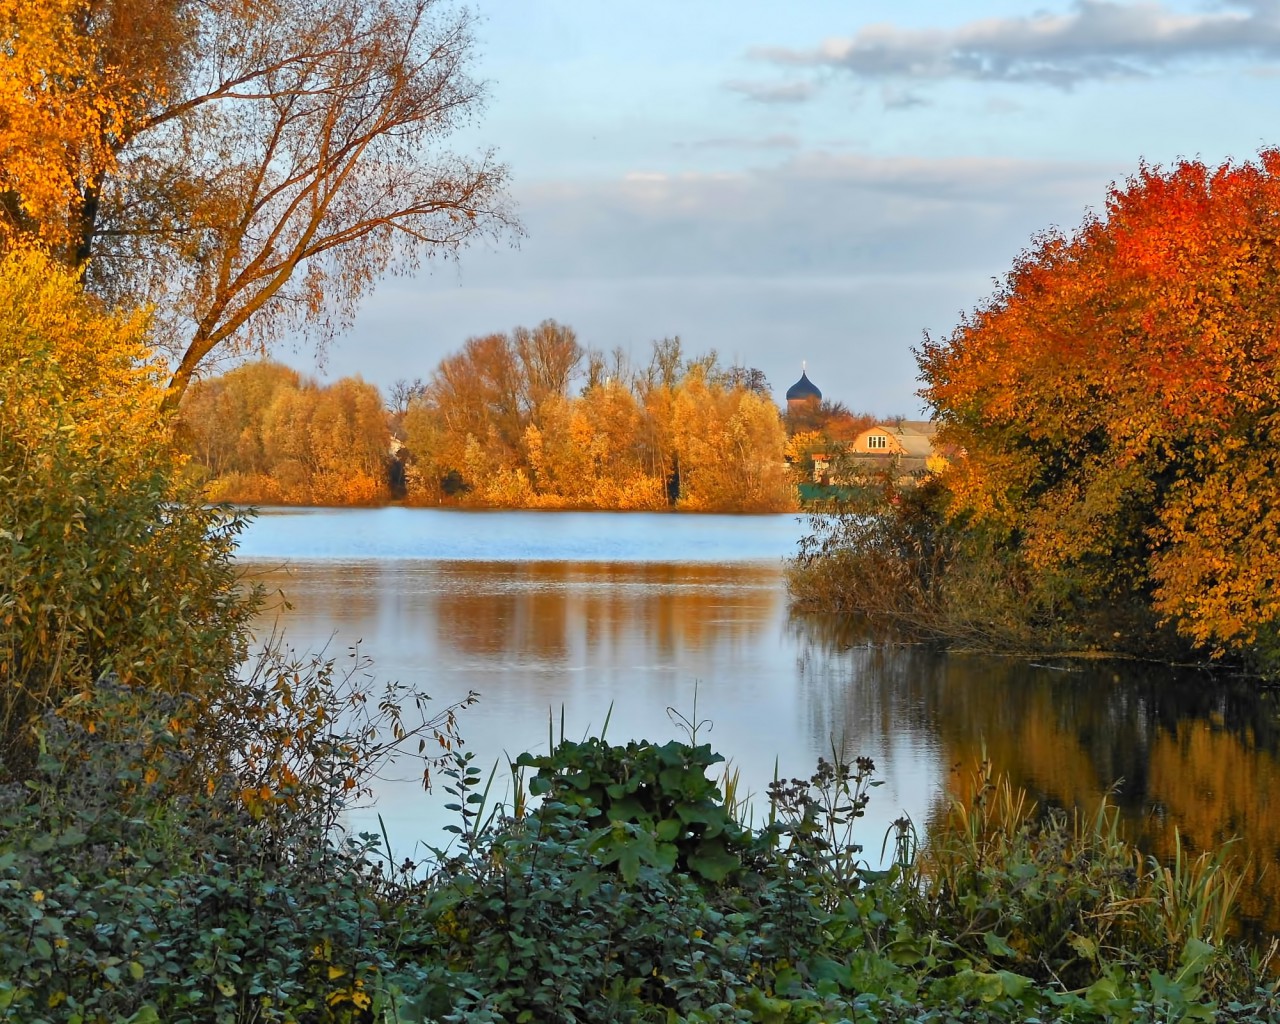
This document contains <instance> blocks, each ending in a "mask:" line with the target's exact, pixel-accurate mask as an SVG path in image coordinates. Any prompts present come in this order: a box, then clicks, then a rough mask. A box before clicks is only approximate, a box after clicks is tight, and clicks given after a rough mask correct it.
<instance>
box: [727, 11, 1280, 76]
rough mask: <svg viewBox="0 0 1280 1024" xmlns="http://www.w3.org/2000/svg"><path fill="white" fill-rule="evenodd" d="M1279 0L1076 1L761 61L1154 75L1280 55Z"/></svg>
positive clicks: (877, 69) (882, 31)
mask: <svg viewBox="0 0 1280 1024" xmlns="http://www.w3.org/2000/svg"><path fill="white" fill-rule="evenodd" d="M1278 6H1280V5H1277V4H1276V3H1274V2H1271V0H1253V2H1234V3H1230V4H1224V5H1221V6H1220V7H1219V8H1218V9H1216V10H1210V11H1204V12H1200V13H1190V14H1187V13H1180V12H1177V11H1174V10H1172V9H1171V8H1169V7H1168V6H1167V5H1166V4H1163V3H1159V2H1140V3H1119V2H1113V0H1075V2H1074V3H1072V4H1071V5H1070V7H1069V8H1068V10H1067V12H1066V13H1050V12H1047V11H1037V12H1035V13H1032V14H1028V15H1018V16H1014V17H1006V18H984V19H980V20H977V21H971V22H969V23H967V24H964V25H961V26H959V27H958V28H954V29H906V28H899V27H896V26H894V25H888V24H878V25H869V26H867V27H865V28H863V29H861V30H860V31H859V32H857V33H855V34H854V35H852V36H844V37H836V38H831V39H827V40H825V41H823V42H822V43H821V44H819V45H818V46H816V47H813V48H811V49H790V48H782V47H760V48H757V49H755V50H753V51H751V56H753V57H755V58H756V59H758V60H762V61H765V62H768V63H772V64H775V65H779V66H784V67H792V68H796V67H799V68H817V69H827V70H836V71H842V72H846V73H848V74H850V75H853V76H855V77H857V78H862V79H871V80H900V79H905V80H914V81H929V80H942V79H967V80H972V81H982V82H1037V83H1041V84H1046V85H1052V86H1057V87H1060V88H1070V87H1071V86H1073V85H1075V84H1077V83H1080V82H1083V81H1086V80H1090V79H1107V78H1119V77H1133V76H1141V75H1148V74H1151V73H1153V72H1156V71H1159V70H1161V69H1163V68H1166V67H1168V66H1170V65H1173V64H1177V63H1181V62H1185V61H1190V60H1198V59H1213V58H1223V59H1232V60H1240V59H1247V60H1256V59H1258V58H1264V59H1271V58H1276V57H1280V12H1278Z"/></svg>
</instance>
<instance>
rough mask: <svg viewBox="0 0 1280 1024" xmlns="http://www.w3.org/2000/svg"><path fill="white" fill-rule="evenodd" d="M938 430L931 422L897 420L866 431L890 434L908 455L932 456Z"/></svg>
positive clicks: (879, 424) (878, 424)
mask: <svg viewBox="0 0 1280 1024" xmlns="http://www.w3.org/2000/svg"><path fill="white" fill-rule="evenodd" d="M937 432H938V428H937V426H936V425H934V424H933V423H932V422H931V421H929V420H896V421H894V422H893V423H877V424H876V425H875V426H874V427H871V428H869V429H868V430H866V431H865V433H867V434H889V435H891V436H892V437H893V439H894V440H895V441H897V442H898V444H899V445H901V446H902V450H903V451H904V452H906V453H907V454H908V455H924V456H928V455H932V454H933V437H934V435H935V434H936V433H937Z"/></svg>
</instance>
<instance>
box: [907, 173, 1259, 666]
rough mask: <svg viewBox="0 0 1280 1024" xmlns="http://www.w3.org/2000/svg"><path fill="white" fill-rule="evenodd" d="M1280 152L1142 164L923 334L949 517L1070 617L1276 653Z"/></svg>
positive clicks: (1212, 645) (1216, 648) (1046, 603)
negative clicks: (1142, 621)
mask: <svg viewBox="0 0 1280 1024" xmlns="http://www.w3.org/2000/svg"><path fill="white" fill-rule="evenodd" d="M1278 215H1280V151H1274V150H1268V151H1265V152H1263V153H1262V154H1261V155H1260V157H1259V159H1258V160H1257V161H1256V162H1253V163H1245V164H1224V165H1222V166H1220V167H1217V168H1211V167H1206V166H1205V165H1204V164H1202V163H1200V162H1198V161H1182V162H1179V163H1178V164H1176V165H1175V166H1173V167H1172V168H1169V169H1167V170H1165V169H1160V168H1156V167H1151V166H1144V167H1142V168H1141V169H1140V170H1139V171H1138V173H1137V174H1135V175H1134V176H1133V177H1131V178H1130V179H1128V180H1127V181H1126V182H1125V183H1123V184H1122V185H1118V186H1116V187H1114V188H1113V190H1112V192H1111V195H1110V197H1109V199H1108V202H1107V207H1106V210H1105V211H1104V213H1103V214H1101V215H1099V216H1096V217H1091V218H1090V219H1088V220H1087V221H1086V222H1085V223H1084V224H1083V225H1082V226H1081V227H1080V228H1079V229H1078V230H1076V231H1075V232H1074V233H1073V234H1071V235H1065V234H1060V233H1057V232H1050V233H1046V234H1045V235H1043V236H1042V237H1040V238H1038V239H1037V240H1036V241H1035V243H1034V244H1033V246H1032V247H1031V248H1030V249H1029V250H1028V251H1027V252H1025V253H1024V254H1023V255H1022V256H1021V257H1020V258H1019V259H1018V261H1017V263H1016V264H1015V266H1014V268H1013V270H1012V271H1011V272H1010V273H1009V275H1008V277H1007V278H1006V280H1005V281H1004V283H1003V284H1002V286H1001V287H1000V289H999V290H998V291H997V292H996V294H995V295H994V296H992V298H991V299H990V300H988V301H987V302H986V303H985V304H984V305H982V306H981V307H979V308H978V309H977V310H976V311H975V312H974V313H973V314H972V315H971V316H969V317H967V318H966V319H965V320H964V322H963V323H962V324H961V325H960V327H959V328H958V329H957V330H956V331H955V332H954V333H953V334H952V335H951V336H950V337H949V338H946V339H927V340H926V343H925V344H924V346H923V348H922V350H921V351H920V353H919V360H920V366H921V370H922V373H923V376H924V381H925V387H924V390H923V392H922V393H923V395H924V396H925V397H926V398H927V399H928V400H929V401H930V402H931V403H932V404H933V405H934V407H935V408H936V409H937V416H938V420H939V422H940V424H941V432H940V436H939V439H940V441H942V442H943V443H945V444H951V445H954V446H956V447H957V449H961V450H963V451H964V452H966V453H967V457H966V458H963V459H958V460H956V461H954V462H953V464H952V465H951V466H950V467H949V468H948V470H947V472H946V474H945V480H946V484H947V487H948V488H949V491H950V499H951V504H950V510H949V514H950V516H951V518H952V521H953V522H956V523H961V524H965V525H966V526H967V527H968V528H970V529H979V530H981V531H985V536H986V537H987V538H988V539H989V540H990V542H991V543H992V544H993V548H994V550H996V551H1000V552H1003V553H1004V555H1005V556H1007V557H1009V558H1011V559H1012V560H1013V563H1014V564H1015V565H1016V568H1017V571H1018V573H1019V575H1020V576H1021V578H1023V579H1024V580H1025V581H1026V582H1027V584H1028V587H1029V591H1028V599H1029V605H1030V606H1032V607H1039V608H1040V609H1041V610H1049V611H1050V612H1051V613H1052V614H1062V615H1065V616H1072V615H1074V614H1075V610H1076V609H1079V608H1099V607H1105V606H1106V605H1107V604H1108V603H1109V602H1111V601H1113V600H1116V599H1117V597H1124V598H1126V599H1127V598H1131V597H1132V596H1134V595H1137V596H1138V597H1140V598H1142V599H1143V600H1145V601H1147V602H1148V603H1149V605H1150V607H1151V608H1152V609H1153V611H1154V614H1155V615H1156V616H1159V617H1163V618H1164V619H1165V620H1166V621H1168V622H1170V623H1172V624H1173V625H1174V626H1176V628H1177V630H1178V631H1179V632H1180V633H1181V634H1183V635H1184V636H1185V637H1187V638H1189V639H1190V640H1191V641H1192V642H1194V643H1195V644H1197V645H1199V646H1201V647H1203V648H1204V649H1206V650H1207V651H1209V652H1211V653H1213V654H1215V655H1220V654H1223V653H1225V652H1228V651H1241V652H1245V653H1249V654H1253V655H1257V656H1259V657H1260V658H1261V659H1262V660H1263V661H1264V662H1269V661H1274V658H1275V657H1276V656H1277V655H1280V640H1278V633H1277V625H1278V624H1280V587H1278V586H1277V582H1278V581H1280V477H1278V476H1277V472H1276V470H1277V467H1280V445H1278V444H1277V441H1276V437H1277V436H1280V434H1278V432H1277V427H1278V426H1280V389H1277V384H1276V382H1277V373H1278V372H1280V328H1278V327H1277V324H1280V287H1278V285H1280V216H1278Z"/></svg>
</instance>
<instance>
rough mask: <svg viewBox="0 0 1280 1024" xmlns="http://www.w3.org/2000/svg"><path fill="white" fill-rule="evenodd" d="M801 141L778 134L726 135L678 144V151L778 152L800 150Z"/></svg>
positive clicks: (785, 134)
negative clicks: (733, 150)
mask: <svg viewBox="0 0 1280 1024" xmlns="http://www.w3.org/2000/svg"><path fill="white" fill-rule="evenodd" d="M799 147H800V139H799V138H798V137H797V136H795V135H789V134H787V133H785V132H778V133H775V134H773V135H763V136H758V137H753V136H745V135H726V136H721V137H718V138H710V139H695V140H694V141H693V142H677V143H676V147H675V148H677V149H694V150H701V149H739V150H771V149H772V150H777V149H798V148H799Z"/></svg>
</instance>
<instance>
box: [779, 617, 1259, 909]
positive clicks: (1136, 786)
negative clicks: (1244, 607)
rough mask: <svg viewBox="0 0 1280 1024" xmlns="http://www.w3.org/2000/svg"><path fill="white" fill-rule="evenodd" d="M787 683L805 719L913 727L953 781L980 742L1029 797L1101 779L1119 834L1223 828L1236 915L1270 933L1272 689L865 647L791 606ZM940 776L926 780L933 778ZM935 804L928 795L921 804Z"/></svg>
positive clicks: (1195, 843)
mask: <svg viewBox="0 0 1280 1024" xmlns="http://www.w3.org/2000/svg"><path fill="white" fill-rule="evenodd" d="M791 629H792V632H793V633H794V635H795V636H796V638H797V650H798V660H799V664H800V676H801V692H802V693H803V694H804V697H805V700H806V701H807V702H808V704H809V705H810V710H809V716H810V717H811V719H813V720H814V721H815V723H817V726H816V727H817V728H831V729H835V730H840V729H844V730H847V731H849V732H852V733H861V734H866V732H867V731H868V729H869V724H873V725H874V727H876V728H879V729H881V730H884V731H888V732H890V733H892V732H901V733H903V734H905V735H916V734H920V735H922V736H924V737H929V738H932V739H933V741H934V742H936V744H937V749H938V751H939V753H940V756H941V760H942V763H943V764H944V765H947V766H949V768H950V769H951V770H948V771H947V772H945V773H944V774H945V779H946V781H945V783H944V785H945V786H946V787H947V788H948V789H950V790H952V791H954V792H960V791H962V790H963V789H964V788H965V787H967V785H968V782H967V775H968V769H969V768H971V767H972V766H973V765H974V764H976V763H977V762H978V760H979V759H980V758H981V756H982V753H983V751H984V750H985V752H986V754H987V756H988V757H989V758H990V759H991V760H992V762H993V763H994V764H995V765H996V767H997V768H999V769H1001V770H1003V771H1006V772H1008V773H1009V775H1010V777H1011V778H1012V780H1013V782H1014V783H1015V784H1016V785H1018V786H1022V787H1025V788H1026V789H1027V790H1028V792H1029V793H1031V794H1032V796H1033V797H1034V798H1035V799H1036V800H1037V801H1038V802H1039V803H1040V804H1041V806H1058V807H1079V808H1084V809H1092V808H1094V807H1096V806H1097V802H1098V800H1099V799H1100V798H1101V796H1102V795H1103V794H1104V793H1106V792H1110V793H1111V794H1112V801H1113V802H1114V803H1115V804H1116V806H1117V807H1118V808H1119V809H1120V812H1121V816H1122V819H1123V820H1124V823H1125V827H1126V829H1127V831H1128V834H1129V835H1130V836H1131V837H1132V838H1134V839H1135V840H1137V841H1138V842H1139V843H1140V844H1141V845H1142V846H1143V848H1144V849H1146V850H1148V851H1149V852H1151V853H1153V854H1154V855H1156V856H1158V857H1161V858H1164V859H1167V858H1169V857H1171V856H1172V854H1173V850H1174V844H1175V833H1177V834H1180V835H1181V837H1182V841H1183V844H1184V847H1185V848H1187V849H1190V850H1191V851H1193V852H1198V851H1201V850H1210V851H1215V850H1217V849H1219V848H1220V847H1221V846H1222V844H1223V843H1225V842H1226V841H1228V840H1229V839H1231V838H1232V837H1238V838H1239V844H1238V852H1239V855H1240V856H1241V858H1242V859H1243V858H1248V859H1249V860H1250V861H1251V862H1252V863H1251V865H1250V880H1249V884H1247V885H1246V886H1245V889H1244V890H1243V892H1242V900H1241V914H1242V918H1243V924H1244V926H1245V927H1246V928H1247V929H1248V930H1250V931H1259V932H1262V933H1265V934H1276V933H1280V774H1278V765H1277V758H1278V756H1280V714H1278V710H1280V709H1278V708H1277V698H1276V694H1275V693H1274V692H1272V691H1269V690H1260V689H1258V688H1257V687H1256V686H1252V685H1250V684H1247V683H1243V682H1239V681H1234V682H1233V681H1231V680H1224V679H1222V678H1221V677H1210V676H1207V675H1204V674H1201V673H1196V672H1187V671H1181V672H1179V671H1177V670H1173V669H1168V668H1163V667H1154V666H1145V665H1128V664H1117V663H1113V662H1109V663H1105V664H1100V663H1089V662H1084V663H1080V662H1064V663H1060V664H1051V665H1028V664H1027V663H1025V662H1023V661H1020V660H1012V659H997V658H989V657H976V656H964V655H942V654H938V653H934V652H930V651H928V650H927V649H922V648H913V647H867V646H866V645H865V641H864V640H863V639H862V638H861V636H860V634H858V633H857V632H856V630H851V629H850V627H849V626H848V625H847V624H839V623H830V622H822V621H821V620H807V621H806V620H800V621H795V622H793V623H792V625H791ZM942 792H943V790H942V789H941V788H940V790H939V793H940V794H941V793H942ZM941 805H942V799H941V796H940V797H939V799H937V800H936V801H935V802H934V806H933V809H932V811H931V812H930V816H931V817H932V816H933V815H936V814H937V813H938V812H939V810H940V807H941Z"/></svg>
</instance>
